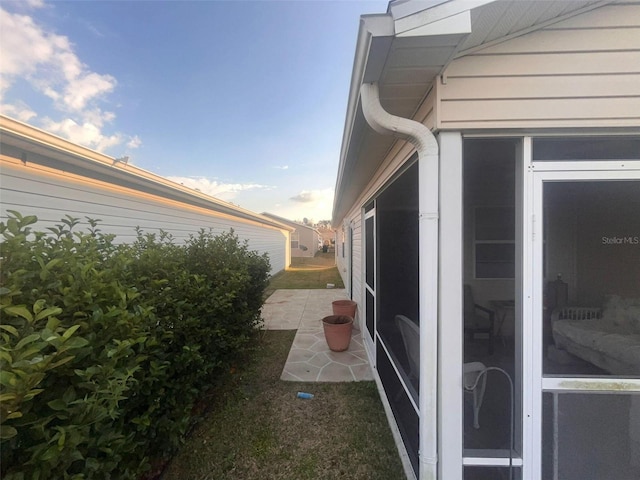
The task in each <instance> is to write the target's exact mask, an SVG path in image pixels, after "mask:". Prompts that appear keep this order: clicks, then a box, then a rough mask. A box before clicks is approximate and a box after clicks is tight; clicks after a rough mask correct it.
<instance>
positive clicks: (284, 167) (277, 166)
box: [273, 165, 289, 170]
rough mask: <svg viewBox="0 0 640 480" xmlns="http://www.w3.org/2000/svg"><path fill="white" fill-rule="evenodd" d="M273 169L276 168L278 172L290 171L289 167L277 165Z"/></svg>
mask: <svg viewBox="0 0 640 480" xmlns="http://www.w3.org/2000/svg"><path fill="white" fill-rule="evenodd" d="M273 168H275V169H277V170H289V165H276V166H275V167H273Z"/></svg>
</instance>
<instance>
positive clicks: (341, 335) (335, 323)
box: [322, 315, 353, 352]
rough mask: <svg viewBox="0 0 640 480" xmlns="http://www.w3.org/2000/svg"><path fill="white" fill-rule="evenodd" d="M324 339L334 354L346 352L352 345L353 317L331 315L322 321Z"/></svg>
mask: <svg viewBox="0 0 640 480" xmlns="http://www.w3.org/2000/svg"><path fill="white" fill-rule="evenodd" d="M322 327H323V328H324V338H325V339H326V340H327V345H329V349H331V350H332V351H334V352H344V351H345V350H346V349H347V348H349V343H351V331H352V329H353V317H348V316H346V315H329V316H328V317H324V318H323V319H322Z"/></svg>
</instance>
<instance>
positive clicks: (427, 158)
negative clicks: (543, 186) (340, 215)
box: [360, 83, 439, 480]
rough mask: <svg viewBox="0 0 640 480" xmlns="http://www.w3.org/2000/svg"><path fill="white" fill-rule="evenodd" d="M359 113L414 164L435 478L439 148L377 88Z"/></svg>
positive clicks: (425, 474) (425, 419)
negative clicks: (400, 143) (406, 147)
mask: <svg viewBox="0 0 640 480" xmlns="http://www.w3.org/2000/svg"><path fill="white" fill-rule="evenodd" d="M360 98H361V102H362V111H363V113H364V117H365V118H366V119H367V123H369V125H370V126H371V128H373V129H374V130H375V131H376V132H378V133H381V134H383V135H393V136H395V137H399V138H402V139H405V140H407V141H409V142H411V143H412V144H413V145H414V146H415V147H416V150H417V152H418V162H419V169H418V170H419V181H418V191H419V200H418V205H419V213H420V217H419V218H420V225H419V247H420V250H419V251H420V277H419V278H420V398H419V401H418V408H419V409H420V425H419V432H420V451H419V458H420V460H419V462H420V480H435V479H436V475H437V463H438V456H437V455H438V447H437V438H438V437H437V431H436V425H437V420H438V418H437V415H438V410H437V402H436V399H437V380H438V377H437V375H438V364H437V360H438V211H439V204H438V195H439V192H438V155H439V148H438V142H437V140H436V138H435V137H434V135H433V134H432V133H431V130H429V129H428V128H427V127H425V126H424V125H423V124H421V123H420V122H416V121H414V120H410V119H408V118H402V117H397V116H395V115H391V114H390V113H388V112H387V111H385V110H384V108H382V105H381V104H380V94H379V92H378V85H377V84H376V83H365V84H363V85H362V86H361V87H360Z"/></svg>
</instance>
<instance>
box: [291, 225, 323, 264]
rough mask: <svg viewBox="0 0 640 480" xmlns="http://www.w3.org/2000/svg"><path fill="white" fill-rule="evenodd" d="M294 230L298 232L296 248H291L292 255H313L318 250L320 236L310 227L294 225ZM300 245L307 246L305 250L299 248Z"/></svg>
mask: <svg viewBox="0 0 640 480" xmlns="http://www.w3.org/2000/svg"><path fill="white" fill-rule="evenodd" d="M296 232H297V233H298V234H299V242H298V248H292V249H291V256H292V257H313V256H314V255H315V254H316V252H317V251H318V242H319V241H320V236H319V235H318V233H317V232H316V231H314V230H312V229H310V228H305V227H301V226H299V225H298V226H297V227H296ZM302 246H305V247H307V249H306V250H304V249H302V248H300V247H302Z"/></svg>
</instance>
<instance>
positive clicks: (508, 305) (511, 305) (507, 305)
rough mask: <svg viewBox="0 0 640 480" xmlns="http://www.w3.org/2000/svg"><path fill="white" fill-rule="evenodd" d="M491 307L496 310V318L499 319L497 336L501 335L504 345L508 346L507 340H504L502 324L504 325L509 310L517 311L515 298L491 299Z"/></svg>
mask: <svg viewBox="0 0 640 480" xmlns="http://www.w3.org/2000/svg"><path fill="white" fill-rule="evenodd" d="M489 304H490V305H491V308H492V309H493V311H494V312H496V320H497V321H498V328H496V336H499V337H500V338H501V339H502V345H503V346H504V347H506V346H507V345H506V342H505V340H504V334H503V333H502V326H503V325H504V320H505V318H506V317H507V313H508V312H515V309H516V302H515V300H491V301H490V302H489Z"/></svg>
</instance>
